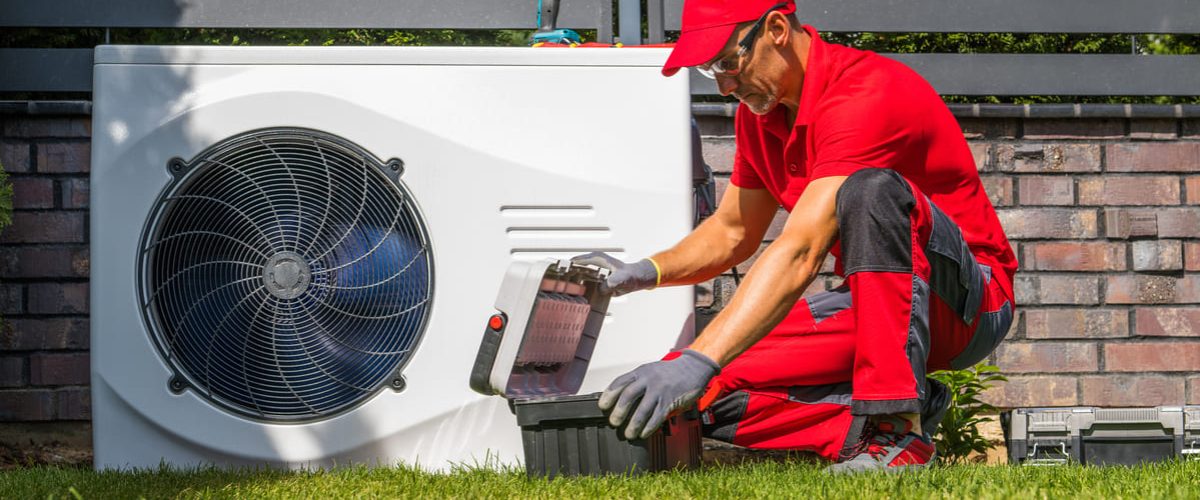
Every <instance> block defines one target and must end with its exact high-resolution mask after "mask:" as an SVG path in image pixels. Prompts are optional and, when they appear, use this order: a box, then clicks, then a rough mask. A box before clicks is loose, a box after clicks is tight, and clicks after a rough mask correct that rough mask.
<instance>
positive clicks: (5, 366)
mask: <svg viewBox="0 0 1200 500" xmlns="http://www.w3.org/2000/svg"><path fill="white" fill-rule="evenodd" d="M28 383H29V381H27V380H25V356H4V357H0V387H24V386H26V385H27V384H28Z"/></svg>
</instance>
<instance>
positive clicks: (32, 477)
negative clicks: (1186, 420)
mask: <svg viewBox="0 0 1200 500" xmlns="http://www.w3.org/2000/svg"><path fill="white" fill-rule="evenodd" d="M822 469H823V467H821V466H820V465H815V464H813V463H811V462H802V461H791V462H775V461H765V462H757V463H746V464H742V465H732V466H731V465H725V466H716V467H709V468H706V469H704V470H703V471H700V472H693V473H681V472H675V473H664V474H652V475H646V476H640V477H607V478H578V479H557V480H553V481H547V480H542V479H536V480H531V479H527V478H526V477H525V474H524V472H523V471H518V470H508V471H501V472H495V471H488V470H463V471H459V472H456V473H453V474H446V475H437V474H428V473H424V472H419V471H415V470H412V469H405V468H389V469H383V468H379V469H368V468H346V469H338V470H334V471H331V472H279V471H240V472H239V471H233V472H230V471H220V470H199V471H177V470H169V469H165V468H164V469H162V470H157V471H144V472H136V473H117V472H104V473H96V472H92V471H90V470H87V469H69V468H48V467H34V468H25V469H15V470H10V471H5V472H0V498H4V499H19V498H48V497H51V498H103V499H109V498H138V497H145V498H177V497H181V498H193V497H220V498H224V497H238V498H329V497H470V498H475V497H522V498H525V497H536V498H576V497H601V498H611V497H617V498H624V497H657V498H660V499H663V500H673V499H676V498H690V497H702V498H747V497H750V498H806V499H807V498H850V499H875V498H930V497H936V498H1005V499H1007V498H1068V497H1071V498H1075V497H1079V498H1163V497H1168V498H1197V497H1200V461H1194V462H1190V463H1162V464H1153V465H1146V466H1140V467H1131V468H1130V467H1108V468H1096V467H1078V466H1071V467H1056V468H1049V467H1011V466H984V465H966V466H945V467H938V468H934V469H930V470H927V471H922V472H919V473H909V474H901V475H866V476H855V477H832V476H829V475H826V474H825V473H824V472H823V470H822Z"/></svg>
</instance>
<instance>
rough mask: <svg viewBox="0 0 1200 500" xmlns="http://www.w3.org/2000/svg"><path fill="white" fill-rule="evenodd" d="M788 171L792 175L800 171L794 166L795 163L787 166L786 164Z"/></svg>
mask: <svg viewBox="0 0 1200 500" xmlns="http://www.w3.org/2000/svg"><path fill="white" fill-rule="evenodd" d="M788 171H789V172H791V173H793V174H794V173H796V172H799V171H800V167H798V166H796V164H795V163H789V164H788Z"/></svg>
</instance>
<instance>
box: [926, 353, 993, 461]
mask: <svg viewBox="0 0 1200 500" xmlns="http://www.w3.org/2000/svg"><path fill="white" fill-rule="evenodd" d="M929 377H930V378H932V379H935V380H937V381H939V382H941V383H943V384H946V388H947V389H948V390H949V392H950V408H949V409H948V410H946V417H945V418H944V419H943V420H942V425H941V428H940V429H939V431H938V436H937V439H936V442H937V453H938V455H939V456H940V457H941V458H942V460H943V461H945V462H947V463H962V462H964V461H965V460H966V459H967V456H968V455H970V454H971V452H977V453H985V452H987V450H988V449H990V448H992V447H993V446H992V443H991V442H990V441H988V440H987V439H986V438H984V437H983V436H982V435H980V434H979V428H978V426H979V424H981V423H983V422H991V421H992V419H991V417H986V416H983V415H986V414H989V413H995V412H996V407H995V406H992V405H990V404H987V403H985V402H983V401H980V399H979V397H980V395H981V394H983V391H985V390H986V389H987V388H989V387H992V386H994V385H996V383H997V382H1003V381H1007V380H1008V379H1007V378H1005V377H1004V376H1003V375H1001V374H1000V369H999V368H997V367H995V366H992V365H989V364H986V363H979V364H977V365H975V366H973V367H971V368H967V369H963V370H946V371H937V372H933V373H930V374H929Z"/></svg>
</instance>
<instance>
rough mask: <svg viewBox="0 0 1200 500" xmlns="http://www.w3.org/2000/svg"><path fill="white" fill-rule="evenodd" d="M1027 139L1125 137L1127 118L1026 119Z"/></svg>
mask: <svg viewBox="0 0 1200 500" xmlns="http://www.w3.org/2000/svg"><path fill="white" fill-rule="evenodd" d="M1024 137H1025V138H1026V139H1035V140H1042V139H1119V138H1122V137H1125V120H1124V119H1120V118H1103V119H1091V120H1081V119H1078V118H1061V119H1046V120H1025V135H1024Z"/></svg>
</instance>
